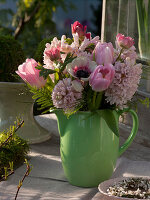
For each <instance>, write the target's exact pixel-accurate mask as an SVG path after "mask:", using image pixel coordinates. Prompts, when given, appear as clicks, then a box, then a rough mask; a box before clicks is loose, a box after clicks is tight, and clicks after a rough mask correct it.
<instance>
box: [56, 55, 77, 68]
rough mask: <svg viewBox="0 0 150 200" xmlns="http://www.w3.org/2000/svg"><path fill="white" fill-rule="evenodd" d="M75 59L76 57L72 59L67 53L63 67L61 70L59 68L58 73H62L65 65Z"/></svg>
mask: <svg viewBox="0 0 150 200" xmlns="http://www.w3.org/2000/svg"><path fill="white" fill-rule="evenodd" d="M75 58H76V57H73V55H71V54H70V53H68V54H67V56H66V59H65V61H64V63H63V65H62V66H61V68H60V72H63V71H64V69H65V67H66V65H67V64H68V63H71V62H72V61H73V60H74V59H75Z"/></svg>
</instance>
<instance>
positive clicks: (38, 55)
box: [34, 38, 53, 64]
mask: <svg viewBox="0 0 150 200" xmlns="http://www.w3.org/2000/svg"><path fill="white" fill-rule="evenodd" d="M52 40H53V38H45V39H43V40H42V41H41V42H40V43H39V44H38V47H37V50H36V52H35V55H34V59H35V60H36V61H37V62H40V63H41V64H43V53H44V49H45V45H46V43H51V41H52Z"/></svg>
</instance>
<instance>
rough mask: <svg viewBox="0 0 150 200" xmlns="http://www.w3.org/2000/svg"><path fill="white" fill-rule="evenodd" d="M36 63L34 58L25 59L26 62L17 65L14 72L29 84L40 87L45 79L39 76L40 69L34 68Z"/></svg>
mask: <svg viewBox="0 0 150 200" xmlns="http://www.w3.org/2000/svg"><path fill="white" fill-rule="evenodd" d="M37 65H38V63H37V62H36V61H35V60H34V59H32V58H31V59H26V62H24V63H23V64H22V65H19V67H18V71H16V73H17V74H18V75H19V76H20V77H21V78H22V79H23V80H24V81H25V82H27V83H29V84H30V85H31V86H36V87H37V88H41V87H42V86H44V85H45V83H46V80H44V78H43V77H41V76H39V72H40V71H39V70H38V69H36V68H35V67H36V66H37Z"/></svg>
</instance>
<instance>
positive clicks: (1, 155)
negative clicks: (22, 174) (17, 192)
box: [0, 126, 29, 179]
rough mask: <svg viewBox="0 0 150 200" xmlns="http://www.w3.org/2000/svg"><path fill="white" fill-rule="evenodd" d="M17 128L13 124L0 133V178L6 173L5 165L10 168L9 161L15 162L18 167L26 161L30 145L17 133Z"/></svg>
mask: <svg viewBox="0 0 150 200" xmlns="http://www.w3.org/2000/svg"><path fill="white" fill-rule="evenodd" d="M15 130H16V126H12V127H10V129H9V130H7V131H3V132H2V133H0V179H1V178H2V176H3V175H4V167H7V168H9V162H13V165H14V168H16V167H17V166H19V165H20V164H21V163H22V162H23V161H24V159H25V157H26V155H27V153H28V151H29V145H28V144H27V142H26V141H25V140H23V139H22V138H20V137H19V136H17V135H16V133H15ZM6 141H7V142H6ZM4 143H5V144H4ZM2 144H3V145H2Z"/></svg>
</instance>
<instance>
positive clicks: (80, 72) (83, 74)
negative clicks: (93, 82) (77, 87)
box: [76, 69, 89, 79]
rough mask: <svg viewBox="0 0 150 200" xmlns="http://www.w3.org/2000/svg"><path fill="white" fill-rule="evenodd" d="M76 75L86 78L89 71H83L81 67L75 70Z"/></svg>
mask: <svg viewBox="0 0 150 200" xmlns="http://www.w3.org/2000/svg"><path fill="white" fill-rule="evenodd" d="M76 76H77V77H78V78H79V79H80V78H88V77H89V72H88V71H85V70H83V69H81V70H78V71H77V72H76Z"/></svg>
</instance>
